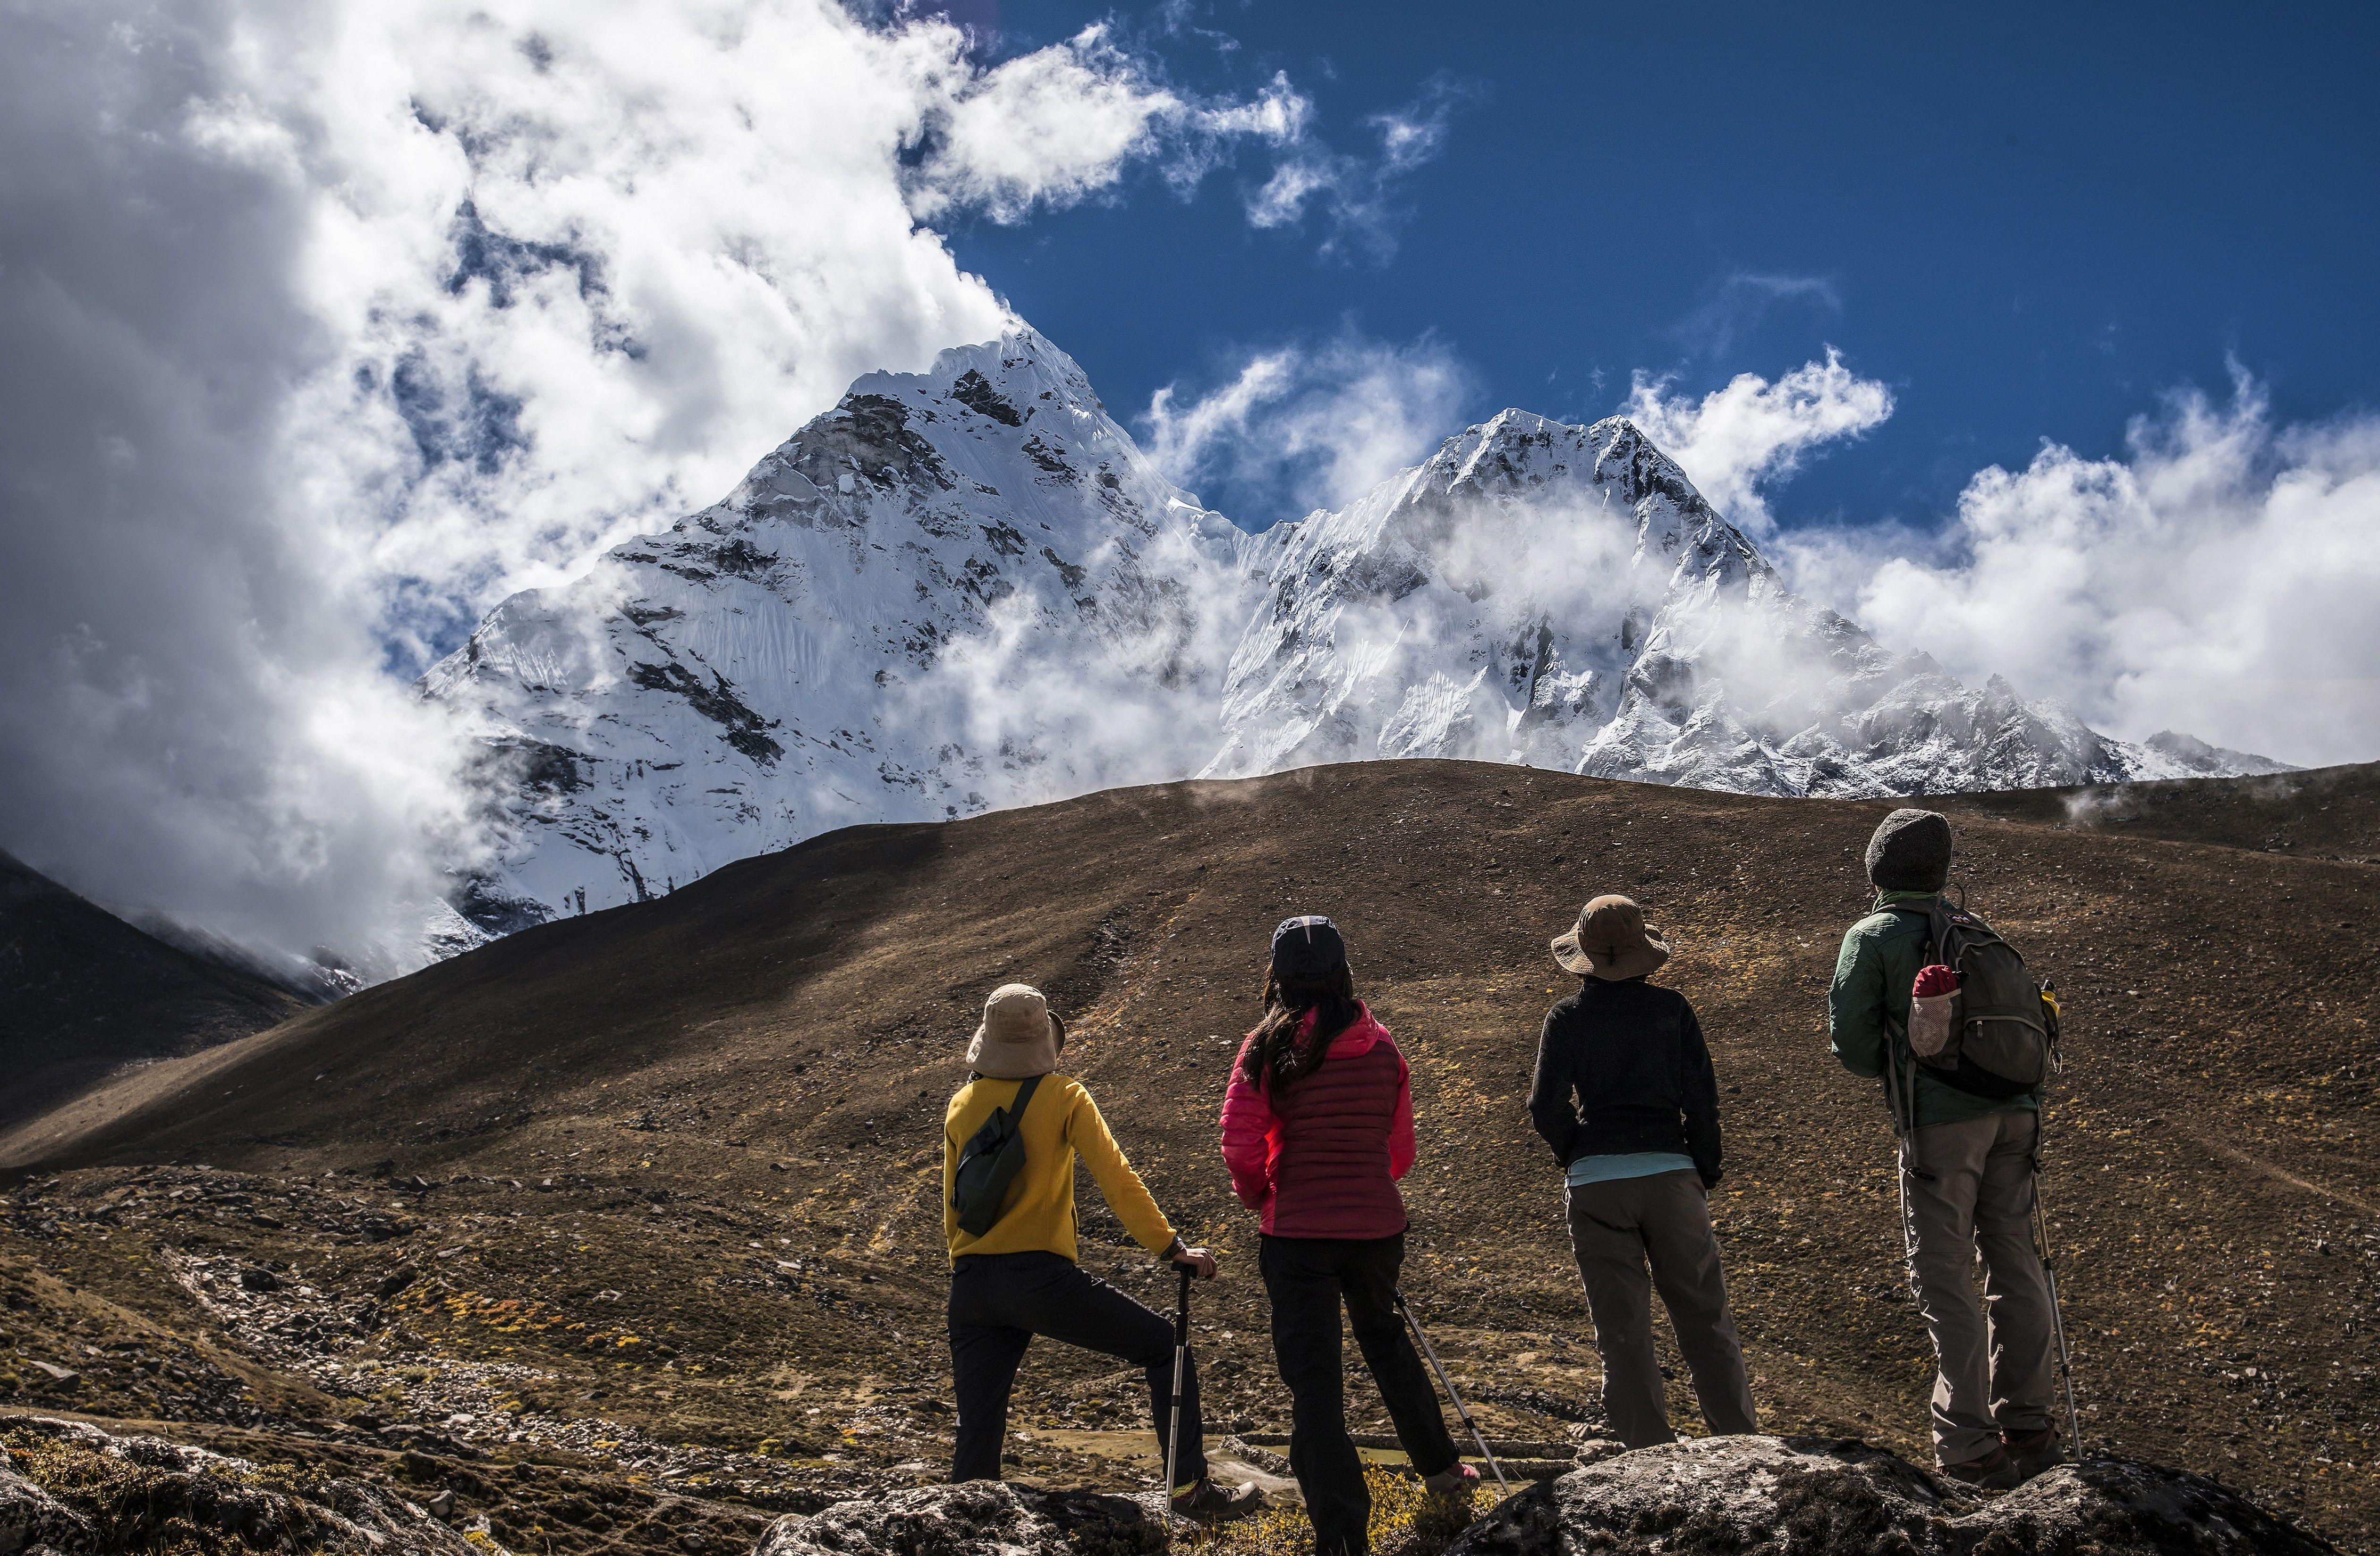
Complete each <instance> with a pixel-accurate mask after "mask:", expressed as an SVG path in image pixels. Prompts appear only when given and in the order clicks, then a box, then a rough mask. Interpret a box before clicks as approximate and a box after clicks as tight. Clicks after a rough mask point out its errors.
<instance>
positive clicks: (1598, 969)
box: [1554, 897, 1670, 983]
mask: <svg viewBox="0 0 2380 1556" xmlns="http://www.w3.org/2000/svg"><path fill="white" fill-rule="evenodd" d="M1669 959H1670V947H1669V944H1668V942H1666V941H1664V940H1663V939H1662V938H1661V935H1660V932H1659V931H1658V930H1655V929H1652V928H1649V927H1647V926H1646V924H1645V910H1644V909H1642V908H1639V907H1638V906H1636V904H1635V903H1634V902H1633V901H1632V900H1631V899H1628V898H1625V897H1598V898H1597V899H1595V900H1594V901H1592V902H1590V903H1588V904H1587V905H1586V906H1585V907H1584V908H1581V909H1580V910H1579V911H1578V923H1577V924H1576V925H1575V926H1574V927H1573V929H1572V930H1571V932H1570V933H1569V934H1567V935H1555V936H1554V960H1556V961H1558V962H1560V963H1561V964H1562V967H1563V969H1564V970H1565V971H1571V972H1575V973H1577V974H1578V975H1579V976H1580V977H1582V978H1600V979H1603V980H1604V981H1605V982H1607V983H1618V982H1619V981H1620V980H1621V979H1622V978H1642V977H1643V976H1645V974H1646V973H1647V972H1650V971H1653V970H1654V969H1655V968H1657V967H1658V966H1660V965H1661V964H1662V963H1663V962H1665V961H1667V960H1669Z"/></svg>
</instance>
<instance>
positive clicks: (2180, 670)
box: [1786, 375, 2380, 764]
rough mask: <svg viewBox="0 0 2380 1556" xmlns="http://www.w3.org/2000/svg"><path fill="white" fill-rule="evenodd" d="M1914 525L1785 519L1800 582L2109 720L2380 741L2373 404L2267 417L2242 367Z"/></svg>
mask: <svg viewBox="0 0 2380 1556" xmlns="http://www.w3.org/2000/svg"><path fill="white" fill-rule="evenodd" d="M1910 539H1911V537H1909V536H1908V535H1907V534H1906V532H1890V533H1883V534H1862V533H1859V532H1845V531H1834V532H1829V533H1827V534H1822V535H1815V536H1810V537H1803V536H1798V535H1797V536H1795V537H1791V543H1790V544H1789V545H1788V546H1787V548H1786V554H1787V557H1788V559H1789V561H1791V563H1792V565H1793V571H1794V573H1795V575H1796V579H1797V582H1799V583H1801V584H1802V585H1803V586H1805V587H1807V588H1810V589H1811V590H1813V591H1814V592H1815V593H1818V594H1819V595H1821V596H1822V597H1833V598H1835V599H1836V600H1838V601H1839V602H1841V603H1842V604H1844V605H1845V606H1846V607H1847V608H1848V609H1851V611H1852V613H1853V614H1855V615H1856V616H1858V617H1859V619H1860V620H1861V621H1863V622H1864V623H1865V624H1866V625H1867V626H1868V627H1869V628H1870V629H1871V630H1873V631H1875V632H1876V633H1877V635H1878V636H1879V637H1881V638H1883V639H1884V640H1885V641H1887V642H1888V643H1891V644H1893V645H1896V646H1908V647H1917V648H1923V649H1925V650H1926V651H1927V652H1929V653H1931V654H1933V655H1934V656H1935V657H1937V658H1939V659H1941V660H1942V661H1943V662H1944V663H1945V665H1946V666H1948V667H1949V669H1952V670H1953V671H1954V672H1956V673H1959V674H1961V675H1962V676H1968V677H1979V676H1980V675H1982V674H1984V673H1987V672H1989V671H1994V670H1997V671H1998V672H2000V673H2002V674H2005V675H2007V676H2008V677H2009V678H2010V681H2012V682H2015V683H2016V684H2017V685H2018V686H2019V687H2021V688H2022V690H2023V691H2024V692H2025V693H2026V694H2027V695H2034V696H2039V695H2047V696H2054V697H2058V698H2060V699H2062V700H2064V701H2066V702H2068V703H2070V704H2071V705H2072V706H2074V707H2075V708H2076V709H2077V710H2078V711H2080V712H2081V713H2082V715H2083V717H2084V718H2086V719H2088V720H2090V721H2092V722H2093V723H2095V724H2096V725H2098V726H2099V727H2100V728H2103V729H2107V730H2110V731H2111V732H2113V733H2116V734H2119V735H2124V736H2128V737H2131V738H2135V739H2138V738H2142V737H2144V736H2147V735H2150V734H2153V733H2155V731H2157V730H2161V729H2176V730H2182V731H2184V732H2186V733H2189V734H2193V735H2196V736H2198V737H2199V738H2201V739H2203V740H2207V741H2212V742H2215V743H2216V744H2218V745H2224V746H2229V747H2232V748H2234V749H2243V750H2251V751H2256V752H2259V753H2261V754H2265V755H2269V756H2276V757H2278V758H2280V759H2282V760H2284V761H2292V762H2299V763H2304V764H2318V763H2329V762H2348V761H2370V760H2373V759H2374V758H2380V611H2375V610H2374V609H2373V601H2374V600H2375V599H2380V417H2376V416H2370V415H2363V416H2350V417H2346V418H2343V419H2340V420H2338V421H2335V422H2331V423H2328V424H2325V425H2322V426H2316V427H2276V426H2274V425H2273V422H2272V419H2271V416H2270V408H2269V405H2268V404H2267V402H2266V399H2265V395H2264V393H2263V392H2262V391H2261V389H2260V388H2259V386H2258V385H2256V384H2255V383H2254V382H2253V381H2252V380H2249V379H2248V378H2246V377H2245V376H2244V375H2240V376H2239V377H2238V378H2237V379H2236V381H2235V383H2234V386H2233V393H2232V398H2231V401H2230V403H2229V404H2228V405H2218V404H2214V403H2211V402H2210V401H2209V400H2207V398H2206V397H2205V396H2204V395H2203V394H2201V393H2199V392H2194V391H2193V392H2182V393H2178V394H2175V395H2173V396H2171V397H2170V398H2169V399H2168V403H2167V404H2166V405H2165V406H2164V408H2163V410H2162V412H2161V413H2160V414H2159V415H2157V416H2150V417H2142V418H2138V419H2136V420H2135V421H2134V422H2133V423H2132V425H2131V429H2130V433H2129V436H2128V439H2127V446H2126V451H2125V453H2124V454H2123V456H2122V457H2120V458H2116V459H2098V460H2094V459H2084V458H2083V457H2082V456H2080V455H2079V454H2077V453H2075V452H2073V451H2071V450H2070V449H2067V448H2063V447H2060V446H2058V445H2057V444H2054V443H2046V444H2045V445H2044V446H2043V448H2042V451H2041V452H2040V453H2039V454H2038V455H2036V456H2035V457H2034V461H2033V463H2032V464H2029V465H2027V466H2026V467H2025V468H2024V469H2022V470H2018V471H2010V470H2004V469H2001V468H2000V467H1998V466H1997V465H1995V466H1993V467H1991V468H1990V469H1987V470H1984V471H1982V472H1980V473H1979V474H1977V475H1976V476H1974V477H1973V480H1971V481H1970V482H1969V483H1968V484H1967V488H1966V489H1965V491H1963V492H1962V493H1961V495H1960V499H1959V506H1958V511H1957V513H1956V515H1955V518H1954V520H1953V522H1952V524H1951V525H1950V526H1949V530H1948V531H1947V532H1946V534H1945V535H1944V536H1943V537H1941V539H1940V542H1939V544H1938V547H1937V548H1936V549H1934V553H1933V554H1932V555H1930V556H1929V555H1925V554H1923V553H1922V552H1921V554H1919V555H1910V554H1907V550H1908V547H1909V542H1910Z"/></svg>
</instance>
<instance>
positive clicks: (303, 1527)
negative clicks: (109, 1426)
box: [0, 1417, 503, 1556]
mask: <svg viewBox="0 0 2380 1556" xmlns="http://www.w3.org/2000/svg"><path fill="white" fill-rule="evenodd" d="M6 1429H7V1431H8V1434H9V1435H10V1436H11V1437H13V1438H14V1439H16V1451H15V1453H10V1452H9V1451H8V1450H7V1449H6V1448H0V1556H15V1553H16V1552H18V1551H27V1552H36V1551H40V1550H43V1549H47V1550H51V1551H55V1552H56V1553H57V1556H82V1553H84V1552H92V1553H97V1552H101V1551H113V1550H151V1549H159V1550H210V1551H225V1552H235V1551H244V1550H258V1551H263V1550H308V1551H320V1552H325V1553H336V1556H347V1553H349V1552H353V1553H356V1556H365V1553H370V1556H382V1553H385V1552H389V1551H399V1550H401V1551H405V1552H407V1553H408V1556H491V1553H492V1552H497V1551H500V1550H502V1549H503V1548H502V1547H500V1546H497V1545H495V1544H494V1543H493V1542H492V1541H489V1540H488V1539H487V1538H486V1537H485V1536H484V1535H482V1536H481V1537H480V1543H474V1542H472V1541H471V1540H468V1539H467V1538H464V1536H463V1535H462V1534H461V1533H460V1532H458V1531H456V1530H454V1529H450V1528H448V1527H447V1526H445V1525H443V1524H441V1523H439V1522H438V1521H437V1520H436V1519H433V1518H432V1517H431V1516H430V1514H428V1513H426V1512H424V1511H423V1510H422V1509H420V1508H419V1507H417V1506H415V1505H414V1504H413V1503H411V1502H407V1501H406V1500H405V1499H404V1498H402V1497H399V1496H397V1495H396V1494H395V1492H393V1491H387V1490H382V1489H381V1488H379V1487H377V1486H372V1485H370V1484H367V1483H365V1482H363V1481H358V1480H335V1479H334V1480H310V1479H306V1478H301V1477H295V1476H287V1477H285V1476H283V1475H279V1474H276V1473H275V1471H274V1469H273V1467H272V1466H257V1465H253V1464H250V1463H249V1462H248V1461H247V1460H246V1459H236V1458H232V1457H229V1456H228V1455H225V1454H222V1453H209V1452H207V1451H206V1450H205V1449H203V1448H191V1447H186V1446H184V1445H182V1444H180V1443H176V1442H166V1441H162V1440H160V1439H158V1438H153V1437H111V1436H109V1435H108V1434H107V1433H105V1432H103V1431H101V1430H100V1429H98V1428H97V1427H93V1426H90V1425H88V1424H86V1423H83V1422H80V1421H62V1420H52V1419H48V1418H44V1417H20V1418H18V1419H14V1420H10V1421H8V1422H7V1423H6ZM283 1467H284V1468H285V1467H286V1466H283ZM44 1482H45V1483H46V1484H47V1487H48V1488H49V1489H44V1485H43V1483H44Z"/></svg>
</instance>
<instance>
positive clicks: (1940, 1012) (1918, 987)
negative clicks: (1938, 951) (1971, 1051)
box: [1909, 962, 1959, 1059]
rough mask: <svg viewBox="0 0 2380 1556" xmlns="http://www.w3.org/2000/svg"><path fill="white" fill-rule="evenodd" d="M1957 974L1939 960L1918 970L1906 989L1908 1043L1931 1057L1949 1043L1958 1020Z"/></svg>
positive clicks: (1921, 1055) (1925, 1056)
mask: <svg viewBox="0 0 2380 1556" xmlns="http://www.w3.org/2000/svg"><path fill="white" fill-rule="evenodd" d="M1958 1002H1959V975H1958V974H1957V973H1956V972H1953V971H1950V970H1949V968H1947V967H1944V966H1943V965H1941V964H1940V963H1939V962H1937V963H1935V964H1934V965H1933V966H1932V967H1921V968H1919V969H1918V970H1917V981H1916V983H1913V985H1911V987H1910V991H1909V1046H1910V1047H1911V1048H1913V1049H1914V1050H1915V1051H1916V1053H1917V1054H1918V1055H1919V1056H1920V1057H1922V1058H1927V1059H1930V1058H1932V1057H1934V1056H1935V1055H1937V1054H1939V1053H1941V1052H1942V1050H1943V1049H1945V1048H1947V1047H1949V1045H1950V1031H1951V1028H1952V1025H1953V1023H1955V1022H1956V1021H1957V1020H1958V1019H1959V1018H1958V1011H1957V1009H1956V1008H1955V1007H1956V1006H1957V1005H1958Z"/></svg>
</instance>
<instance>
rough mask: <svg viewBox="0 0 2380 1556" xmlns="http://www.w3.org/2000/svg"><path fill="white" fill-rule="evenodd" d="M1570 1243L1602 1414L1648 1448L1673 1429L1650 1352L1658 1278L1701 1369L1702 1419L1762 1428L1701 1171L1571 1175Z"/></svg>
mask: <svg viewBox="0 0 2380 1556" xmlns="http://www.w3.org/2000/svg"><path fill="white" fill-rule="evenodd" d="M1570 1246H1571V1251H1572V1252H1573V1254H1575V1255H1576V1256H1577V1258H1578V1276H1579V1279H1580V1280H1581V1281H1582V1282H1584V1283H1585V1286H1586V1310H1587V1312H1588V1313H1589V1314H1590V1315H1591V1316H1592V1317H1593V1318H1594V1320H1595V1348H1596V1349H1597V1351H1599V1352H1601V1353H1602V1355H1603V1409H1604V1414H1605V1415H1607V1416H1609V1417H1610V1419H1611V1429H1612V1430H1613V1431H1614V1432H1616V1433H1618V1434H1619V1437H1620V1441H1622V1442H1625V1443H1626V1444H1628V1446H1629V1447H1631V1448H1646V1447H1650V1446H1652V1445H1653V1444H1654V1443H1657V1442H1669V1441H1674V1440H1675V1437H1676V1434H1675V1433H1674V1432H1672V1431H1670V1412H1669V1409H1668V1406H1667V1405H1666V1404H1665V1403H1664V1401H1663V1399H1662V1396H1661V1365H1660V1363H1659V1362H1658V1361H1657V1360H1656V1359H1654V1356H1653V1292H1654V1290H1655V1289H1656V1288H1658V1290H1659V1291H1660V1293H1661V1303H1662V1306H1664V1307H1666V1308H1668V1309H1670V1324H1671V1325H1672V1326H1673V1327H1674V1328H1675V1329H1676V1330H1677V1332H1678V1350H1679V1352H1680V1354H1682V1356H1684V1357H1685V1358H1686V1366H1687V1367H1688V1369H1691V1370H1692V1371H1693V1373H1694V1397H1695V1398H1696V1399H1698V1400H1700V1401H1701V1402H1702V1407H1703V1420H1704V1422H1705V1423H1706V1425H1708V1426H1709V1428H1710V1429H1711V1430H1712V1431H1713V1432H1717V1433H1722V1434H1726V1433H1739V1432H1743V1433H1748V1432H1754V1431H1757V1430H1759V1427H1758V1426H1757V1424H1755V1421H1754V1418H1753V1409H1752V1384H1751V1382H1750V1381H1748V1380H1747V1379H1746V1378H1745V1376H1744V1371H1743V1345H1742V1343H1741V1342H1740V1341H1738V1340H1737V1338H1736V1333H1735V1315H1734V1314H1733V1313H1732V1312H1730V1311H1729V1309H1728V1305H1727V1276H1726V1275H1725V1273H1722V1272H1721V1271H1720V1269H1719V1267H1718V1240H1717V1239H1716V1238H1714V1237H1713V1236H1711V1224H1710V1206H1709V1204H1708V1202H1707V1201H1706V1200H1705V1199H1704V1197H1703V1185H1702V1179H1701V1178H1700V1177H1698V1176H1695V1175H1694V1173H1692V1172H1674V1173H1656V1174H1654V1175H1653V1176H1650V1177H1622V1178H1613V1179H1611V1180H1609V1182H1605V1183H1580V1184H1573V1185H1572V1186H1571V1189H1570ZM1648 1268H1649V1277H1648V1273H1647V1272H1648Z"/></svg>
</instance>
